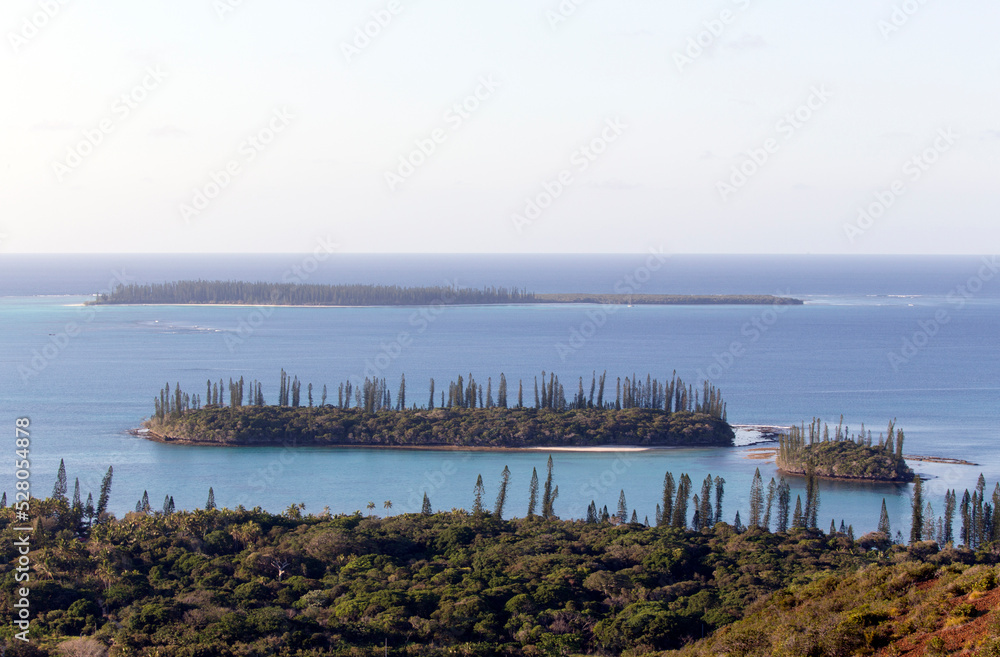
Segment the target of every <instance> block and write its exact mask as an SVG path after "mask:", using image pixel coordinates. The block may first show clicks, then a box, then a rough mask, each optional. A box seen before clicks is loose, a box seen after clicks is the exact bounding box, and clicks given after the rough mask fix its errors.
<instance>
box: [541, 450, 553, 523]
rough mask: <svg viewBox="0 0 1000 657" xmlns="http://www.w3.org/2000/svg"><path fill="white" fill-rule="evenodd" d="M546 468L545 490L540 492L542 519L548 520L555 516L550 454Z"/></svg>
mask: <svg viewBox="0 0 1000 657" xmlns="http://www.w3.org/2000/svg"><path fill="white" fill-rule="evenodd" d="M546 468H547V469H548V474H547V475H546V476H545V488H544V489H543V491H542V517H543V518H546V519H548V518H551V517H552V516H553V515H555V513H554V509H553V503H554V502H555V499H554V496H553V495H554V491H553V488H552V455H551V454H550V455H549V461H548V464H547V465H546Z"/></svg>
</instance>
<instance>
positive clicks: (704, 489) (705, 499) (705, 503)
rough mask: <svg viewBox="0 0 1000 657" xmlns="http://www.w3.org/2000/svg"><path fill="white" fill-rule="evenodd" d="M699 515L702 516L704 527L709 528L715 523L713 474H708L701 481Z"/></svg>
mask: <svg viewBox="0 0 1000 657" xmlns="http://www.w3.org/2000/svg"><path fill="white" fill-rule="evenodd" d="M698 515H699V516H700V520H701V526H702V527H705V528H708V527H711V526H713V525H714V524H715V512H714V511H713V510H712V475H708V476H707V477H705V480H704V481H702V482H701V497H700V500H699V504H698Z"/></svg>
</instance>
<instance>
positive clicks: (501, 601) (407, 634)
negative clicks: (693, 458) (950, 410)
mask: <svg viewBox="0 0 1000 657" xmlns="http://www.w3.org/2000/svg"><path fill="white" fill-rule="evenodd" d="M35 504H36V506H35V508H34V515H35V517H36V518H38V520H37V521H36V530H35V533H34V536H33V538H32V540H33V551H32V560H33V562H34V563H35V564H36V565H35V569H34V572H33V578H32V582H31V601H32V613H33V615H34V616H33V617H34V622H33V629H32V634H31V636H32V643H31V644H30V645H24V644H21V643H20V642H17V641H13V640H12V634H11V630H10V626H9V625H8V626H5V628H4V629H3V630H2V632H3V637H4V638H5V639H6V640H7V645H8V648H9V649H8V652H7V654H8V655H11V654H20V655H26V654H36V655H37V654H41V655H45V654H56V647H57V646H60V645H62V646H64V647H65V648H66V649H67V650H79V652H67V653H65V654H91V655H101V654H105V652H104V651H105V650H107V649H108V648H110V652H109V653H107V654H111V655H116V656H117V655H205V656H210V655H211V656H221V657H225V656H229V655H289V656H291V655H303V656H305V655H317V656H318V655H338V656H339V655H343V656H347V655H352V656H360V655H365V656H369V655H370V656H374V655H383V654H385V653H386V652H387V653H388V654H390V655H420V656H431V657H433V656H436V655H446V654H447V655H477V656H490V655H590V654H603V655H652V654H659V652H658V651H663V650H670V649H676V648H682V647H683V646H685V645H687V644H691V643H692V642H695V641H696V640H698V639H700V638H701V637H702V636H703V635H704V636H708V637H709V639H708V641H709V643H708V644H698V643H695V644H694V645H693V646H691V648H690V649H691V650H692V654H718V651H717V650H716V648H717V647H725V652H727V653H728V654H761V655H764V654H789V655H792V654H796V655H803V654H814V655H840V654H849V653H850V652H851V651H854V650H858V649H864V650H869V652H870V649H871V648H874V647H877V646H878V645H880V644H884V643H885V642H886V641H888V640H889V639H891V638H893V637H896V636H901V635H903V634H910V633H914V632H917V631H920V630H922V629H923V628H924V627H925V626H926V625H927V624H928V623H930V622H931V620H929V619H927V618H924V617H919V616H916V611H917V610H918V609H921V608H924V607H921V605H924V604H925V602H924V601H923V598H922V597H921V596H922V595H923V594H922V592H920V591H919V590H918V589H917V588H916V584H917V583H919V582H922V581H928V580H930V579H933V578H934V577H937V576H941V577H945V578H948V579H947V582H949V583H956V586H961V587H964V590H966V591H988V590H992V589H993V587H994V586H995V582H996V577H995V576H993V575H990V574H989V573H990V572H993V571H992V570H988V569H984V568H983V567H982V566H980V567H978V568H976V569H971V570H970V569H967V565H968V564H972V563H975V562H980V563H992V562H993V561H994V559H995V552H993V551H989V550H983V549H981V550H980V551H979V553H973V552H971V551H969V550H966V549H962V550H955V549H948V550H944V551H940V552H938V550H937V548H936V546H934V545H928V544H917V545H915V546H913V547H911V548H904V547H902V546H890V544H889V542H888V540H887V537H886V536H884V535H877V534H874V535H869V536H866V537H862V538H861V539H859V540H858V541H853V540H851V539H850V538H849V537H848V536H846V535H844V534H839V533H835V534H829V535H824V534H823V533H822V532H819V531H816V530H811V529H794V530H791V531H788V532H782V533H769V532H767V531H764V530H761V529H759V528H750V529H747V530H745V531H742V532H740V531H737V529H736V528H734V527H733V526H731V525H728V524H726V523H717V524H715V525H713V526H711V527H706V528H705V529H703V530H702V531H699V532H694V531H688V530H684V529H678V528H675V527H657V528H650V527H647V526H645V525H641V524H638V523H626V524H615V523H614V522H604V523H593V522H583V521H560V520H554V519H552V520H545V519H542V518H539V517H534V518H529V519H521V520H502V519H499V518H497V517H495V516H493V515H491V514H490V513H488V512H486V511H479V512H476V513H467V512H465V511H461V510H455V511H452V512H447V513H436V514H434V513H429V512H428V513H426V514H408V515H401V516H395V517H388V518H375V517H365V516H363V515H361V514H360V513H355V514H353V515H348V516H330V515H328V514H326V513H324V514H320V515H317V516H303V515H302V513H301V509H300V507H297V506H293V507H290V508H289V510H288V511H286V512H285V513H284V514H281V515H274V514H269V513H265V512H263V511H261V510H259V509H254V510H245V509H238V510H215V509H213V510H202V511H194V512H175V513H156V514H153V513H130V514H128V515H127V516H126V517H125V518H123V519H121V520H116V519H113V518H110V517H105V518H103V519H102V520H101V521H100V522H98V523H97V524H95V525H94V526H93V527H92V528H90V529H89V530H83V529H81V527H80V525H79V524H78V522H76V520H75V519H74V515H73V513H72V510H71V508H70V507H69V506H68V505H67V504H66V503H65V502H64V501H61V500H59V501H57V500H46V501H36V502H35ZM12 521H13V513H12V511H11V510H10V509H4V510H2V511H0V527H2V531H0V538H2V544H0V545H2V547H0V552H2V559H3V562H4V563H5V564H10V563H11V562H12V561H13V560H14V558H15V554H14V548H13V547H12V546H13V532H12V531H11V527H12V524H11V523H12ZM873 547H874V548H877V549H872V548H873ZM894 564H896V565H894ZM4 568H5V569H6V573H5V576H4V580H5V586H4V590H3V597H2V601H0V611H2V613H4V614H5V615H7V617H9V615H10V613H11V611H12V606H11V605H12V601H11V593H10V592H11V591H12V590H13V578H12V568H11V566H10V565H5V566H4ZM859 569H860V570H859ZM841 580H842V581H843V583H842V584H838V583H837V582H838V581H841ZM852 586H853V587H855V589H854V590H856V591H861V590H864V592H865V594H864V595H856V596H852V594H851V593H850V591H851V590H852V589H851V587H852ZM950 590H951V591H952V592H954V591H955V590H957V589H954V588H952V589H950ZM779 591H781V592H782V593H780V594H779V595H777V596H775V597H770V598H769V596H771V594H773V593H775V592H779ZM831 593H835V594H836V597H835V598H830V599H829V600H826V599H825V598H823V595H828V594H831ZM932 593H934V594H935V595H936V592H932ZM821 594H823V595H821ZM928 599H930V598H928ZM824 605H825V606H824ZM934 608H935V609H936V610H938V611H936V613H937V614H938V615H937V616H935V618H937V619H940V618H941V617H942V616H941V613H942V612H941V611H940V610H939V609H938V607H934ZM820 610H823V611H824V612H825V611H827V610H833V611H835V612H836V614H837V615H835V616H834V617H833V620H831V619H830V618H826V617H824V618H822V619H821V618H818V617H816V616H815V615H816V614H817V613H818V612H819V611H820ZM961 613H963V614H966V616H964V617H962V618H965V617H968V618H973V617H975V616H976V615H977V614H978V613H979V612H977V611H968V612H966V611H962V612H961ZM775 614H778V616H777V617H779V618H780V620H781V624H780V625H778V624H773V623H771V620H770V619H772V618H775V617H776V616H775ZM907 618H910V619H911V625H909V626H908V625H906V622H905V621H906V619H907ZM741 619H744V620H742V622H739V623H736V624H733V623H734V621H740V620H741ZM914 619H916V620H919V622H920V625H919V626H917V625H913V624H912V623H913V622H916V620H914ZM890 621H891V623H890ZM803 624H806V625H805V626H804V627H803ZM727 626H730V627H729V629H725V630H722V631H721V632H719V633H718V634H715V635H714V636H713V632H715V631H716V630H719V629H720V628H725V627H727ZM782 628H785V629H786V631H787V634H781V630H782ZM831 628H832V629H831ZM793 630H794V631H793ZM832 630H836V631H835V632H834V631H832ZM781 637H784V638H781ZM796 637H797V638H796ZM779 639H781V641H783V642H784V643H781V641H779ZM793 639H794V641H796V643H794V644H793V643H790V642H791V641H792V640H793ZM713 642H714V643H713ZM703 646H704V647H703ZM776 646H785V648H782V649H780V650H779V649H777V648H776ZM809 646H812V647H815V650H812V648H809V649H804V647H809ZM85 649H86V650H89V651H90V652H83V651H84V650H85ZM864 650H862V652H864ZM768 651H770V652H768Z"/></svg>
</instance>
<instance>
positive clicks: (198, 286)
mask: <svg viewBox="0 0 1000 657" xmlns="http://www.w3.org/2000/svg"><path fill="white" fill-rule="evenodd" d="M88 303H91V304H213V303H216V304H242V305H281V306H418V305H419V306H443V305H476V304H532V303H560V304H565V303H584V304H604V305H608V304H626V303H627V304H629V305H632V304H633V303H635V304H636V305H679V304H684V305H765V304H767V305H801V304H802V303H803V302H802V300H800V299H792V298H789V297H775V296H772V295H769V294H629V293H548V294H536V293H534V292H528V291H527V290H526V289H525V288H518V287H503V286H495V285H492V286H484V287H483V288H481V289H478V288H468V287H459V286H458V285H447V286H440V285H439V286H416V287H404V286H399V285H372V284H364V283H354V284H320V283H269V282H265V281H254V282H249V281H203V280H196V281H173V282H168V283H119V284H118V285H117V286H116V287H115V288H114V289H113V290H112V291H111V292H110V293H101V294H97V295H95V296H94V300H93V301H90V302H88Z"/></svg>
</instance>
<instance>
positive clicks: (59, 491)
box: [52, 459, 69, 502]
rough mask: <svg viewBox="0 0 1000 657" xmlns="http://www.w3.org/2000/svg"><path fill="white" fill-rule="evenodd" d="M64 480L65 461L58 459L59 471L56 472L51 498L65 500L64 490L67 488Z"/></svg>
mask: <svg viewBox="0 0 1000 657" xmlns="http://www.w3.org/2000/svg"><path fill="white" fill-rule="evenodd" d="M68 486H69V484H68V482H67V480H66V462H65V461H64V460H63V459H59V471H58V472H57V473H56V483H55V486H53V487H52V499H54V500H59V501H61V502H67V501H68V500H67V499H66V492H67V491H68V490H69V488H68Z"/></svg>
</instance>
